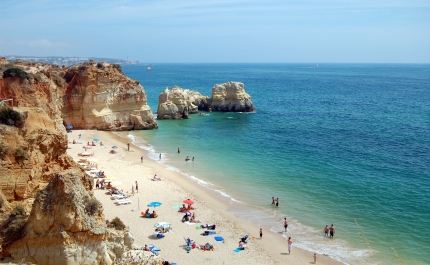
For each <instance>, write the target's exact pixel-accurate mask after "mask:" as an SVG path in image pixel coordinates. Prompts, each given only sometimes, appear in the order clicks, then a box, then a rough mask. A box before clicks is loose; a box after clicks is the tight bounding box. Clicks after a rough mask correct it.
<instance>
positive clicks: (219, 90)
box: [210, 82, 255, 112]
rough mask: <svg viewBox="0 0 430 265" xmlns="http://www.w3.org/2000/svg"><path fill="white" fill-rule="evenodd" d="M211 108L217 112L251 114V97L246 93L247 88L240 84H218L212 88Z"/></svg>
mask: <svg viewBox="0 0 430 265" xmlns="http://www.w3.org/2000/svg"><path fill="white" fill-rule="evenodd" d="M210 108H212V110H215V111H232V112H251V111H254V110H255V108H254V106H253V105H252V101H251V96H249V95H248V93H246V92H245V86H244V84H243V83H240V82H227V83H223V84H217V85H215V86H214V87H213V88H212V97H211V99H210Z"/></svg>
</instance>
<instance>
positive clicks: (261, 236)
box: [260, 228, 263, 239]
mask: <svg viewBox="0 0 430 265" xmlns="http://www.w3.org/2000/svg"><path fill="white" fill-rule="evenodd" d="M262 238H263V229H262V228H260V239H262Z"/></svg>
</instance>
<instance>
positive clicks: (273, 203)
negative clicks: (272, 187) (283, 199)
mask: <svg viewBox="0 0 430 265" xmlns="http://www.w3.org/2000/svg"><path fill="white" fill-rule="evenodd" d="M272 205H275V197H272Z"/></svg>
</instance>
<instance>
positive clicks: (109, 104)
mask: <svg viewBox="0 0 430 265" xmlns="http://www.w3.org/2000/svg"><path fill="white" fill-rule="evenodd" d="M65 79H66V82H67V84H66V85H65V94H64V95H63V101H62V104H63V108H62V118H63V120H64V123H65V124H67V125H72V126H74V127H75V128H82V129H102V130H142V129H154V128H157V127H158V126H157V123H156V122H155V120H154V117H153V114H152V111H151V109H150V108H149V106H148V104H147V97H146V93H145V91H144V90H143V87H142V86H141V85H140V84H139V82H138V81H134V80H132V79H130V78H128V77H126V76H125V75H124V74H123V73H122V70H121V68H120V67H119V66H118V65H114V64H107V63H97V64H96V63H87V64H83V65H78V66H74V67H71V68H69V69H68V71H67V72H66V73H65Z"/></svg>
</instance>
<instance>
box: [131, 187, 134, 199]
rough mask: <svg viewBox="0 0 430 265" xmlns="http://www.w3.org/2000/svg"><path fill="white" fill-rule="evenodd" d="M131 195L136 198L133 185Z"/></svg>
mask: <svg viewBox="0 0 430 265" xmlns="http://www.w3.org/2000/svg"><path fill="white" fill-rule="evenodd" d="M131 195H133V196H134V186H133V185H131Z"/></svg>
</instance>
